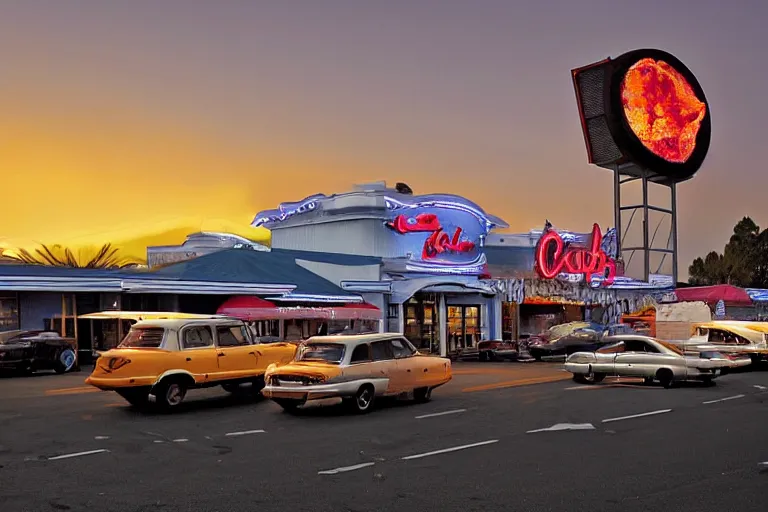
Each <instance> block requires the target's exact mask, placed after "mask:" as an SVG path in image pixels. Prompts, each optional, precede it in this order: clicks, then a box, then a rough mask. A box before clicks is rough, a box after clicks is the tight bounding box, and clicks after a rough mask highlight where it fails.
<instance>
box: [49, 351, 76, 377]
mask: <svg viewBox="0 0 768 512" xmlns="http://www.w3.org/2000/svg"><path fill="white" fill-rule="evenodd" d="M76 363H77V356H76V355H75V351H74V350H72V349H71V348H65V349H64V350H62V351H61V352H59V355H57V356H56V363H55V364H54V365H53V370H54V371H55V372H56V373H59V374H61V373H67V372H69V371H72V369H73V368H74V367H75V364H76Z"/></svg>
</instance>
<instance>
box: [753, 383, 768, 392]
mask: <svg viewBox="0 0 768 512" xmlns="http://www.w3.org/2000/svg"><path fill="white" fill-rule="evenodd" d="M755 387H756V388H757V389H759V390H761V391H763V390H766V389H768V388H767V387H765V386H760V385H758V384H755Z"/></svg>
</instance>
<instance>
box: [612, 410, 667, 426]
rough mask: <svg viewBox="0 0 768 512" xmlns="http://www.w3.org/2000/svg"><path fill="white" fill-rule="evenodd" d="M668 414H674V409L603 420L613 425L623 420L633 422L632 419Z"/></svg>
mask: <svg viewBox="0 0 768 512" xmlns="http://www.w3.org/2000/svg"><path fill="white" fill-rule="evenodd" d="M667 412H672V409H660V410H658V411H651V412H644V413H641V414H633V415H631V416H620V417H618V418H608V419H607V420H603V423H611V422H612V421H621V420H631V419H632V418H642V417H645V416H654V415H656V414H664V413H667Z"/></svg>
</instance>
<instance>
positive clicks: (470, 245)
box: [386, 213, 475, 260]
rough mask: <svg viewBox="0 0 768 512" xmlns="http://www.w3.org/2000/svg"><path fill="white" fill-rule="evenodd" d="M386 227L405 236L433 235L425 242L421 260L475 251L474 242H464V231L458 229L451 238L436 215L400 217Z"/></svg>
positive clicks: (425, 214)
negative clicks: (413, 234) (408, 234)
mask: <svg viewBox="0 0 768 512" xmlns="http://www.w3.org/2000/svg"><path fill="white" fill-rule="evenodd" d="M386 226H387V227H388V228H390V229H393V230H394V231H395V232H397V233H400V234H401V235H405V234H407V233H431V234H430V235H429V236H428V237H427V239H426V240H425V241H424V247H423V248H422V251H421V259H423V260H430V259H433V258H436V257H437V256H438V255H440V254H443V253H445V252H454V253H467V252H472V251H473V250H474V249H475V244H474V242H470V241H469V240H462V239H461V233H462V229H461V228H460V227H457V228H456V230H455V231H454V232H453V236H449V235H448V233H446V232H445V231H444V230H443V226H442V225H441V224H440V220H439V219H438V218H437V215H435V214H434V213H420V214H418V215H416V216H415V217H408V216H406V215H398V216H397V217H395V219H394V220H393V221H392V222H387V223H386Z"/></svg>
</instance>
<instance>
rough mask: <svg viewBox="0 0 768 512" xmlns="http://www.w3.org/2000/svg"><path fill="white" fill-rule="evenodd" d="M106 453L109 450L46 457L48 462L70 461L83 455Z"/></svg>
mask: <svg viewBox="0 0 768 512" xmlns="http://www.w3.org/2000/svg"><path fill="white" fill-rule="evenodd" d="M108 451H109V450H91V451H89V452H77V453H68V454H66V455H57V456H56V457H48V460H61V459H71V458H72V457H82V456H84V455H94V454H96V453H104V452H108Z"/></svg>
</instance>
